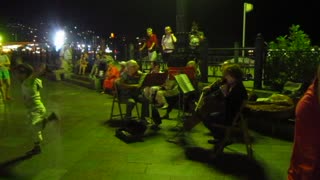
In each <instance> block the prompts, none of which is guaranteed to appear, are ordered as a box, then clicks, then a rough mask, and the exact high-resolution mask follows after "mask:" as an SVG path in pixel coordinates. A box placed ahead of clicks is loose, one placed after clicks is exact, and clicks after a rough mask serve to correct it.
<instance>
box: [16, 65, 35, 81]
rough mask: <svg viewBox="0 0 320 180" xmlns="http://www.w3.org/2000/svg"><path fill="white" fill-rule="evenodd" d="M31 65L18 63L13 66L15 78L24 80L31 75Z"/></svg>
mask: <svg viewBox="0 0 320 180" xmlns="http://www.w3.org/2000/svg"><path fill="white" fill-rule="evenodd" d="M33 71H34V70H33V67H32V66H31V65H29V64H25V63H23V64H18V65H17V66H16V67H15V68H14V72H15V73H16V76H17V78H18V79H19V80H20V81H24V80H25V79H27V78H28V77H29V76H31V74H32V73H33Z"/></svg>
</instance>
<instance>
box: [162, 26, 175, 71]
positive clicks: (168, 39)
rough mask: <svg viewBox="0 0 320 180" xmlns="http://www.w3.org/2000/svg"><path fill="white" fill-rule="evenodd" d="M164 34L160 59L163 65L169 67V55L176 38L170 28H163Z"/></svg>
mask: <svg viewBox="0 0 320 180" xmlns="http://www.w3.org/2000/svg"><path fill="white" fill-rule="evenodd" d="M164 31H165V34H164V35H163V36H162V40H161V46H162V59H163V62H164V64H167V65H168V66H169V67H170V62H169V61H170V55H171V54H172V53H173V52H174V49H175V43H176V42H177V38H176V36H175V35H174V34H173V32H172V29H171V27H170V26H166V27H165V28H164Z"/></svg>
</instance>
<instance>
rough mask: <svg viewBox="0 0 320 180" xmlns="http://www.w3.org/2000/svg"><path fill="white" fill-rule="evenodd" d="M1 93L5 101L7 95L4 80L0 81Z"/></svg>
mask: <svg viewBox="0 0 320 180" xmlns="http://www.w3.org/2000/svg"><path fill="white" fill-rule="evenodd" d="M0 93H1V96H2V99H3V100H5V99H6V94H5V90H4V84H3V80H2V79H0Z"/></svg>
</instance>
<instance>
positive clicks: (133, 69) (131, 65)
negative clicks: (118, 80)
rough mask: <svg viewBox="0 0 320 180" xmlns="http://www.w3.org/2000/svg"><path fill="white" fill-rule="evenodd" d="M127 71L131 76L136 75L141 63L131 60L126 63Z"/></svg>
mask: <svg viewBox="0 0 320 180" xmlns="http://www.w3.org/2000/svg"><path fill="white" fill-rule="evenodd" d="M126 68H127V73H128V75H129V76H131V75H134V74H135V73H137V72H138V70H139V65H138V63H137V61H135V60H133V59H132V60H129V61H127V63H126Z"/></svg>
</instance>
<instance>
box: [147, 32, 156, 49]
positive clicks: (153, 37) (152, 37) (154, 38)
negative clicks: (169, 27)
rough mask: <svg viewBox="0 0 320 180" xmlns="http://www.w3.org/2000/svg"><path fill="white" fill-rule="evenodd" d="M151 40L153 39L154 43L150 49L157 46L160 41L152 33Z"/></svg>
mask: <svg viewBox="0 0 320 180" xmlns="http://www.w3.org/2000/svg"><path fill="white" fill-rule="evenodd" d="M151 40H152V44H151V46H150V48H149V49H148V50H149V51H151V50H153V48H154V46H155V45H156V43H157V42H158V40H157V36H156V35H152V36H151Z"/></svg>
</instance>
